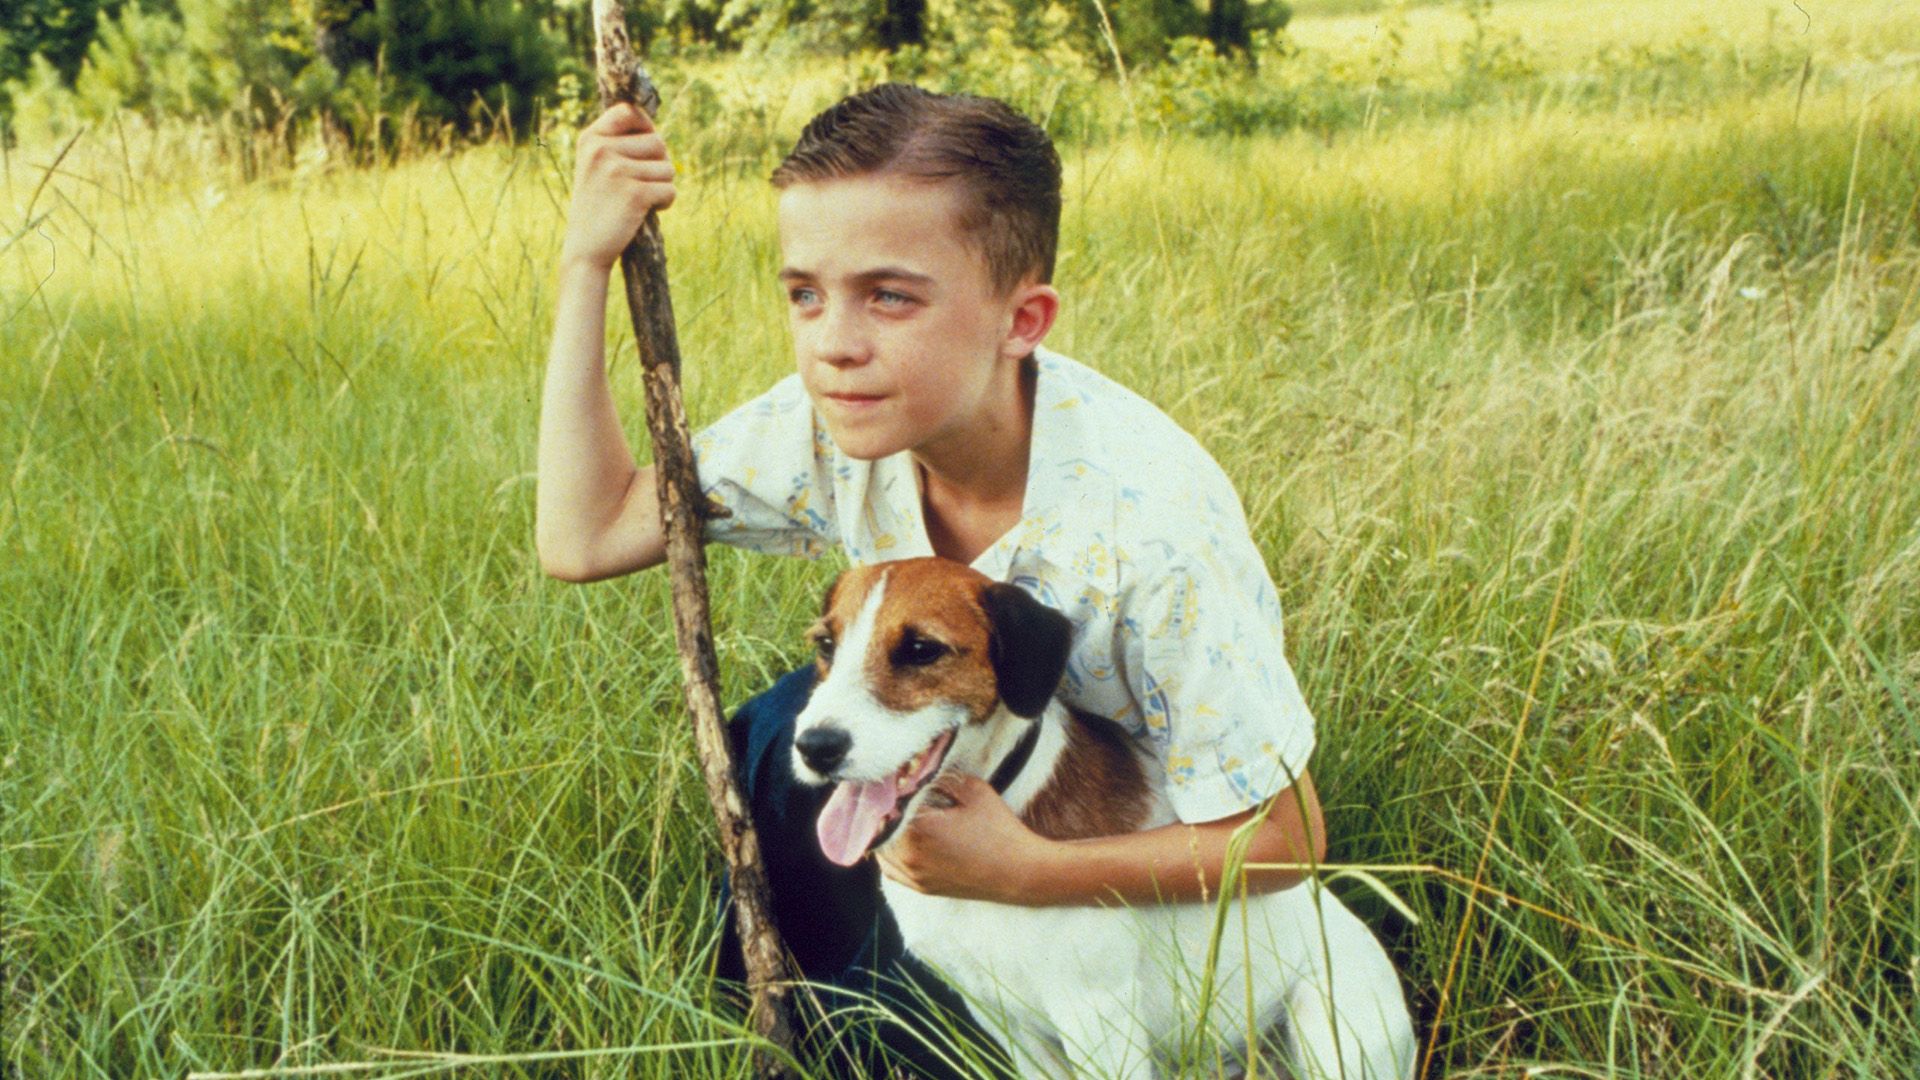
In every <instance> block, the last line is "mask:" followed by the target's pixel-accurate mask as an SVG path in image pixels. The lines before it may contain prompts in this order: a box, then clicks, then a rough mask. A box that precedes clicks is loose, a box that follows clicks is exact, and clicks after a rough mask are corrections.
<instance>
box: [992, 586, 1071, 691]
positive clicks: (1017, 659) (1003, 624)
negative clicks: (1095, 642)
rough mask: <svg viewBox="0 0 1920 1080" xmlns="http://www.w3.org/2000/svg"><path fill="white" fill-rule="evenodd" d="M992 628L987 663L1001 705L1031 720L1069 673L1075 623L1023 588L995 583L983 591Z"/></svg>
mask: <svg viewBox="0 0 1920 1080" xmlns="http://www.w3.org/2000/svg"><path fill="white" fill-rule="evenodd" d="M980 606H981V607H982V608H983V609H985V611H986V613H987V625H988V628H989V632H988V637H987V659H988V661H989V662H990V663H992V665H993V677H994V679H995V680H996V681H997V682H998V683H999V684H1000V700H1001V701H1003V702H1005V703H1006V706H1007V708H1008V709H1009V710H1010V711H1012V713H1013V714H1014V715H1015V716H1022V717H1026V718H1027V719H1029V720H1031V719H1033V718H1034V717H1036V716H1039V715H1040V714H1041V713H1042V712H1045V711H1046V708H1047V701H1048V699H1050V698H1052V697H1053V692H1054V690H1055V689H1057V688H1058V687H1059V685H1060V677H1061V676H1062V675H1064V674H1066V672H1067V650H1068V647H1069V646H1071V645H1072V644H1073V621H1072V620H1071V619H1068V618H1067V617H1066V616H1065V615H1062V614H1060V613H1059V612H1057V611H1055V610H1053V609H1052V608H1050V607H1048V606H1047V605H1045V604H1043V603H1041V602H1040V601H1038V600H1035V599H1034V598H1033V597H1032V596H1031V595H1030V594H1028V592H1027V591H1026V590H1025V589H1022V588H1021V587H1020V586H1018V585H1008V584H1005V583H1002V582H994V583H993V584H991V585H987V586H985V587H984V588H982V589H981V590H980Z"/></svg>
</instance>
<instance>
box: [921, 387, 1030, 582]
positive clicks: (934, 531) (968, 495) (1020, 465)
mask: <svg viewBox="0 0 1920 1080" xmlns="http://www.w3.org/2000/svg"><path fill="white" fill-rule="evenodd" d="M1035 380H1036V371H1035V366H1034V364H1033V362H1032V361H1031V360H1028V361H1025V362H1023V363H1021V364H1020V365H1019V366H1018V368H1017V375H1016V377H1015V379H1014V380H1013V385H1012V386H1011V387H1010V388H1009V391H1010V397H1011V399H1012V400H1011V402H1010V403H1009V405H1008V406H1006V407H1003V408H999V409H993V410H989V411H988V412H987V414H986V416H985V417H984V418H983V421H982V422H981V423H978V424H975V425H973V426H972V427H971V428H969V430H968V431H967V434H966V439H965V440H964V442H961V441H959V440H955V441H953V442H952V443H951V444H948V445H942V446H937V447H928V446H923V447H921V448H919V449H918V450H915V451H914V452H913V460H914V464H915V466H916V467H917V468H918V469H919V472H920V500H921V511H922V515H923V517H924V519H925V521H926V527H927V540H928V541H929V542H930V543H931V544H932V545H933V551H934V554H936V555H941V556H945V557H946V558H949V559H953V560H955V561H957V562H963V563H971V562H973V561H974V560H975V559H977V558H979V557H980V554H981V552H984V551H986V550H987V549H988V548H990V547H992V546H993V545H994V543H995V542H996V541H998V540H999V539H1000V537H1001V536H1002V535H1004V534H1005V533H1006V532H1007V531H1008V530H1009V529H1012V528H1013V527H1014V526H1015V525H1017V524H1019V522H1020V515H1021V510H1022V508H1023V506H1024V503H1025V500H1026V494H1027V463H1028V459H1029V457H1030V455H1031V453H1032V447H1033V395H1034V384H1035Z"/></svg>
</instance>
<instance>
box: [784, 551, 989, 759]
mask: <svg viewBox="0 0 1920 1080" xmlns="http://www.w3.org/2000/svg"><path fill="white" fill-rule="evenodd" d="M882 573H884V574H885V575H886V581H887V586H886V595H885V596H884V597H882V599H881V603H880V609H879V611H877V612H875V613H874V616H873V630H872V633H871V636H870V637H869V638H868V642H869V644H868V646H867V648H866V649H865V655H863V656H861V657H859V658H857V659H856V658H854V657H847V656H838V655H835V654H834V652H833V649H832V642H834V641H836V640H837V638H838V635H839V634H840V633H841V632H842V631H843V630H845V628H846V627H847V625H848V623H849V622H851V621H852V620H853V619H854V618H855V617H856V616H857V615H858V614H859V613H860V611H861V609H862V608H863V607H864V606H865V604H866V601H867V597H868V594H869V593H870V592H871V591H872V589H873V587H874V585H875V584H876V583H877V582H878V581H879V580H880V576H881V574H882ZM990 580H991V579H989V578H988V577H986V575H984V574H981V573H979V572H978V571H975V570H973V569H971V568H969V567H966V566H962V565H960V564H958V563H953V562H949V561H948V560H945V559H912V560H907V561H904V562H896V563H886V564H882V565H877V566H862V567H856V568H854V569H852V570H849V571H847V572H846V574H844V575H842V576H841V578H840V580H839V581H838V582H837V583H835V586H834V589H833V591H832V592H831V593H830V594H829V595H828V598H827V603H828V608H827V612H826V614H825V615H824V616H823V617H822V618H821V621H820V622H819V623H818V624H816V626H815V632H814V635H813V636H814V640H815V642H816V647H817V648H818V646H819V644H820V643H822V642H826V643H827V647H826V648H825V649H821V650H819V651H820V657H819V660H818V663H819V665H820V668H819V673H820V675H821V676H822V677H823V678H824V677H825V675H826V673H827V671H828V670H829V668H830V667H831V665H832V664H834V663H859V664H861V665H862V667H863V670H864V672H865V676H866V683H867V686H868V687H869V688H870V689H871V690H872V692H873V696H874V698H875V700H877V701H879V702H880V703H881V704H882V705H885V706H886V707H887V708H889V709H892V710H895V711H896V712H901V713H908V712H912V711H914V710H916V709H920V708H924V707H925V706H927V705H930V704H933V703H934V702H936V701H947V702H952V703H955V704H959V705H963V706H965V707H966V709H967V712H968V715H969V716H971V717H972V718H973V719H974V720H976V721H978V720H984V719H985V718H986V717H987V716H988V715H990V714H991V713H992V712H993V710H994V706H995V705H996V704H997V703H998V701H999V691H998V688H997V684H996V683H995V681H994V676H993V667H992V663H991V661H990V660H989V649H990V635H991V628H990V627H989V626H988V622H987V617H986V614H985V612H984V611H983V610H982V608H981V606H980V590H981V589H982V588H983V587H984V586H986V585H987V584H989V583H990Z"/></svg>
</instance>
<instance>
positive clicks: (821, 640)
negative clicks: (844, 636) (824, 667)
mask: <svg viewBox="0 0 1920 1080" xmlns="http://www.w3.org/2000/svg"><path fill="white" fill-rule="evenodd" d="M813 651H814V652H815V653H817V654H819V656H820V662H821V663H823V664H831V663H833V635H832V634H821V635H820V636H818V637H816V638H814V639H813Z"/></svg>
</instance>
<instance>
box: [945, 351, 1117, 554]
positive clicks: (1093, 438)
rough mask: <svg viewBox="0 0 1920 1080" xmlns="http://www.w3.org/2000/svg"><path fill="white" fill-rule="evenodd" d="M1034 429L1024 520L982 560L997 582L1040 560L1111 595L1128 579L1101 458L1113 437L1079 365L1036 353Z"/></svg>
mask: <svg viewBox="0 0 1920 1080" xmlns="http://www.w3.org/2000/svg"><path fill="white" fill-rule="evenodd" d="M1034 361H1035V363H1036V364H1037V365H1038V373H1037V377H1036V378H1035V380H1034V392H1033V432H1032V435H1031V438H1030V442H1029V445H1028V451H1027V490H1026V494H1025V496H1024V497H1023V498H1022V500H1021V513H1020V521H1019V523H1017V524H1016V525H1014V527H1013V528H1012V529H1011V530H1009V531H1008V533H1007V535H1006V536H1004V537H1002V538H1001V539H1000V540H999V542H997V543H995V544H994V545H993V546H992V547H990V548H988V549H987V550H986V551H985V552H982V553H981V555H980V558H978V559H976V560H974V564H973V565H974V568H975V569H977V570H979V571H980V572H982V573H984V574H986V575H987V576H989V577H992V578H994V579H996V580H1000V581H1007V580H1010V579H1012V578H1013V577H1015V576H1018V575H1017V571H1018V570H1019V568H1020V565H1021V564H1023V563H1028V562H1031V561H1034V560H1041V561H1045V562H1048V563H1052V564H1054V565H1056V566H1057V567H1059V568H1060V569H1062V570H1065V571H1067V572H1069V573H1070V574H1072V575H1073V576H1075V577H1078V578H1082V579H1085V580H1087V581H1088V582H1089V583H1090V584H1097V585H1101V586H1103V587H1104V588H1106V589H1107V590H1109V591H1111V590H1114V589H1117V588H1118V585H1119V580H1120V572H1119V559H1118V555H1117V553H1116V552H1115V551H1114V550H1113V549H1112V546H1111V545H1112V537H1113V524H1114V515H1115V513H1116V511H1117V509H1118V502H1117V499H1116V483H1115V479H1114V476H1113V474H1112V473H1111V472H1109V471H1108V469H1107V467H1106V465H1104V464H1102V463H1101V462H1100V461H1098V460H1097V458H1099V457H1101V456H1104V455H1102V454H1101V450H1100V448H1101V447H1102V445H1103V444H1104V443H1105V440H1104V439H1102V438H1100V437H1099V435H1100V432H1098V431H1096V430H1095V424H1096V421H1095V418H1094V417H1093V416H1092V415H1091V409H1092V407H1093V399H1092V398H1091V397H1089V396H1088V395H1087V393H1086V392H1085V388H1084V387H1083V386H1082V385H1081V383H1082V380H1079V379H1076V378H1074V377H1073V374H1074V372H1073V367H1074V364H1073V361H1071V360H1068V359H1067V358H1066V357H1063V356H1061V355H1060V354H1058V353H1056V352H1053V351H1052V350H1050V349H1046V348H1036V349H1034Z"/></svg>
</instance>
